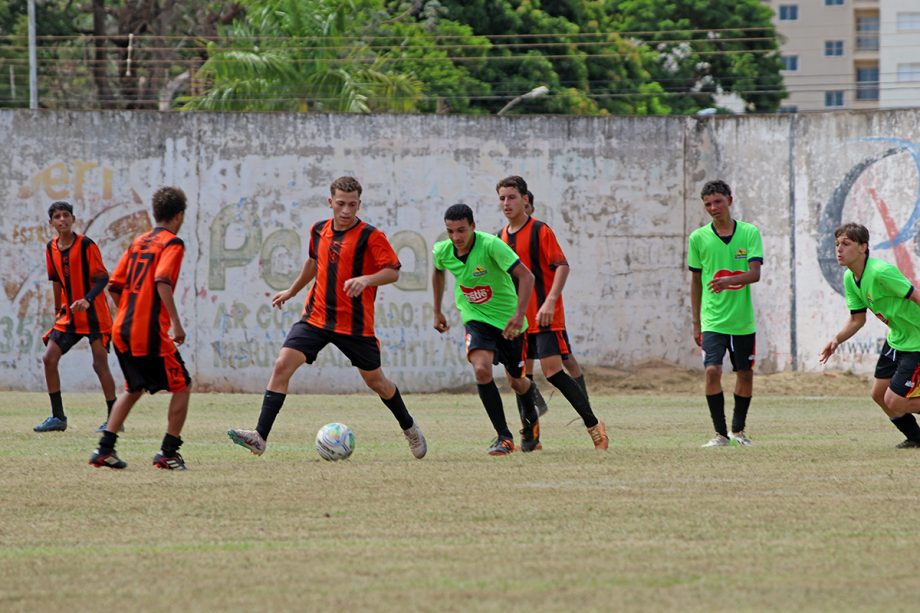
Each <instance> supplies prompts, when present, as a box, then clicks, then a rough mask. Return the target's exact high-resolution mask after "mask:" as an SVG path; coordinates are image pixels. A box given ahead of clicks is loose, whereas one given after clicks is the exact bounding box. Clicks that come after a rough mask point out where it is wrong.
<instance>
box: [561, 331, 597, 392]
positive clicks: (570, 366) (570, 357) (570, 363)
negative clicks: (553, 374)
mask: <svg viewBox="0 0 920 613" xmlns="http://www.w3.org/2000/svg"><path fill="white" fill-rule="evenodd" d="M562 340H563V342H564V343H565V346H566V350H565V351H563V352H562V366H563V367H564V368H565V371H566V372H567V373H569V376H570V377H572V379H573V380H574V381H575V383H577V384H578V387H580V388H581V391H582V393H583V394H584V395H585V398H587V399H588V400H591V397H590V396H589V395H588V385H587V384H586V383H585V373H584V371H582V369H581V366H580V365H579V364H578V360H576V359H575V355H574V354H573V353H572V347H571V345H570V343H569V333H568V331H566V330H563V331H562Z"/></svg>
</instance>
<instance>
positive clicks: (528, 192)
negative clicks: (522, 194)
mask: <svg viewBox="0 0 920 613" xmlns="http://www.w3.org/2000/svg"><path fill="white" fill-rule="evenodd" d="M526 195H527V202H529V203H530V206H533V192H532V191H530V190H527V194H526Z"/></svg>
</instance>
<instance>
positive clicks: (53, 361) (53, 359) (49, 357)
mask: <svg viewBox="0 0 920 613" xmlns="http://www.w3.org/2000/svg"><path fill="white" fill-rule="evenodd" d="M60 361H61V356H59V355H54V354H52V353H47V352H46V353H45V355H43V356H42V364H44V365H45V368H57V365H58V362H60Z"/></svg>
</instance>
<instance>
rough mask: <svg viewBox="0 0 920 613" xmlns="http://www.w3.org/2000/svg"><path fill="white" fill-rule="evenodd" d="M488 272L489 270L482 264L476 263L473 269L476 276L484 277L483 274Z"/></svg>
mask: <svg viewBox="0 0 920 613" xmlns="http://www.w3.org/2000/svg"><path fill="white" fill-rule="evenodd" d="M487 273H488V271H487V270H486V269H485V268H483V267H482V265H481V264H476V268H474V269H473V276H474V277H482V276H485V275H486V274H487Z"/></svg>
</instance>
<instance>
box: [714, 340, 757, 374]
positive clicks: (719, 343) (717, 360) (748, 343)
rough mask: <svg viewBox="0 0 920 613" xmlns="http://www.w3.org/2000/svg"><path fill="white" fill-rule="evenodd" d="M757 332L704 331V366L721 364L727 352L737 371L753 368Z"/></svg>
mask: <svg viewBox="0 0 920 613" xmlns="http://www.w3.org/2000/svg"><path fill="white" fill-rule="evenodd" d="M756 336H757V334H756V333H755V334H722V333H720V332H703V352H705V354H706V356H705V357H704V358H703V366H721V365H722V359H723V358H724V357H725V352H726V351H728V357H729V359H731V361H732V368H733V369H734V370H735V372H738V371H739V370H753V368H754V358H755V357H756V356H755V345H756V343H755V342H754V341H755V340H756V339H755V337H756Z"/></svg>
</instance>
